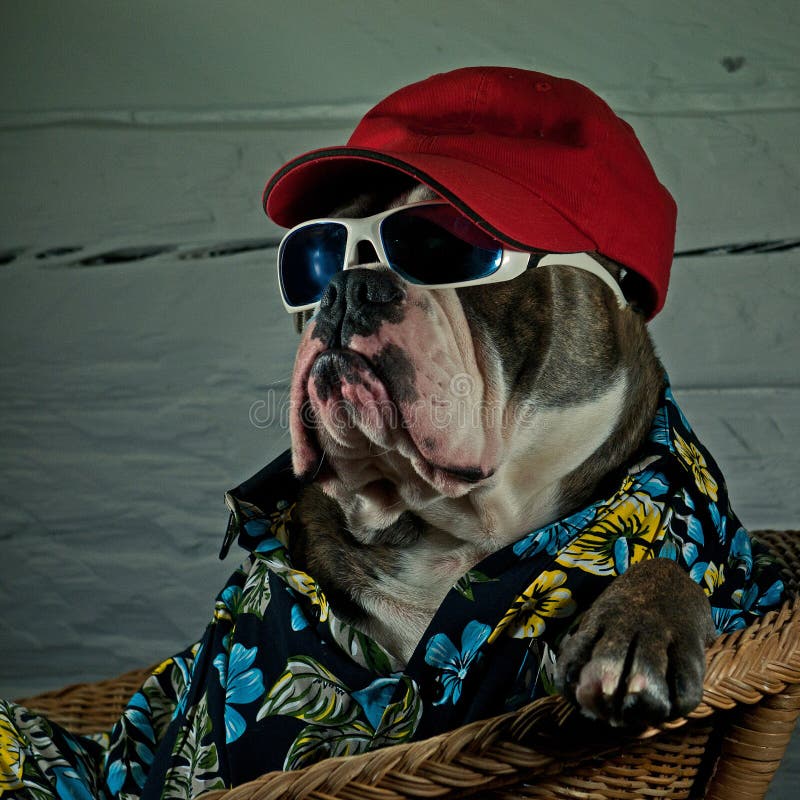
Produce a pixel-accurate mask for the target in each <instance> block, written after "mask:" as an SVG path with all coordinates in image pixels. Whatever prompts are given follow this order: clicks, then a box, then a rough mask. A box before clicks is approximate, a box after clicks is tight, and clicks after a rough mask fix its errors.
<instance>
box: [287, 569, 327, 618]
mask: <svg viewBox="0 0 800 800" xmlns="http://www.w3.org/2000/svg"><path fill="white" fill-rule="evenodd" d="M286 580H287V582H288V583H289V585H290V586H291V587H292V588H293V589H294V590H295V591H298V592H300V594H302V595H303V596H304V597H307V598H308V599H309V600H310V601H311V604H312V605H314V606H317V608H319V621H320V622H325V620H326V619H328V598H327V597H325V595H324V594H323V593H322V590H321V589H320V588H319V586H318V585H317V582H316V581H315V580H314V579H313V578H312V577H311V576H310V575H308V574H307V573H305V572H301V571H300V570H298V569H292V570H288V571H287V572H286Z"/></svg>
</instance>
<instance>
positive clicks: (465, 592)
mask: <svg viewBox="0 0 800 800" xmlns="http://www.w3.org/2000/svg"><path fill="white" fill-rule="evenodd" d="M496 580H497V578H490V577H489V576H488V575H484V574H483V573H482V572H480V571H479V570H477V569H471V570H470V571H469V572H467V574H466V575H462V576H461V577H460V578H459V579H458V582H457V583H456V585H455V589H456V591H457V592H458V593H459V594H460V595H461V596H462V597H464V598H466V599H467V600H472V601H474V600H475V593H474V592H473V591H472V585H473V584H474V583H492V582H493V581H496Z"/></svg>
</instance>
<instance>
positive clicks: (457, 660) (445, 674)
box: [425, 620, 492, 706]
mask: <svg viewBox="0 0 800 800" xmlns="http://www.w3.org/2000/svg"><path fill="white" fill-rule="evenodd" d="M491 632H492V629H491V628H490V627H489V626H488V625H484V624H482V623H480V622H478V621H477V620H472V621H471V622H468V623H467V625H466V627H465V628H464V632H463V633H462V634H461V649H460V650H459V649H458V648H457V647H456V646H455V645H454V644H453V643H452V642H451V641H450V639H449V637H448V636H447V635H446V634H444V633H437V634H434V635H433V636H431V638H430V639H428V644H427V646H426V648H425V661H426V662H427V663H428V664H430V665H431V666H432V667H436V668H437V669H438V670H439V676H438V678H437V680H439V682H440V683H441V684H442V687H443V692H442V696H441V697H440V698H439V699H438V700H435V701H434V705H437V706H438V705H441V704H442V703H448V702H449V703H453V704H455V703H457V702H458V700H459V698H460V697H461V688H462V685H463V683H464V679H465V678H466V677H467V674H468V673H469V669H470V667H471V666H472V662H473V661H476V660H477V659H479V658H480V657H481V652H480V651H481V647H482V646H483V644H484V643H485V642H486V641H487V640H488V638H489V634H490V633H491Z"/></svg>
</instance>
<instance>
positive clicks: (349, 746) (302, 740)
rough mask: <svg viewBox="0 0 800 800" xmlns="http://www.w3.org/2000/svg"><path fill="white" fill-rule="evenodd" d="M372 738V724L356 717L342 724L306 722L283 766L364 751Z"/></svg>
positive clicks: (288, 766)
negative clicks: (335, 725) (327, 725)
mask: <svg viewBox="0 0 800 800" xmlns="http://www.w3.org/2000/svg"><path fill="white" fill-rule="evenodd" d="M371 741H372V728H370V727H369V726H368V725H365V724H364V723H363V722H359V721H355V722H352V723H348V724H346V725H342V726H341V727H336V728H329V727H323V726H321V725H308V726H306V727H305V728H304V729H303V730H302V732H301V733H300V735H299V736H298V737H297V738H296V739H295V740H294V742H293V743H292V746H291V748H290V749H289V752H288V753H287V754H286V760H285V761H284V763H283V768H284V769H300V768H301V767H305V766H307V765H308V764H314V763H316V762H317V761H322V760H323V759H325V758H333V757H335V756H354V755H358V754H359V753H364V752H366V751H367V750H368V749H369V747H370V742H371Z"/></svg>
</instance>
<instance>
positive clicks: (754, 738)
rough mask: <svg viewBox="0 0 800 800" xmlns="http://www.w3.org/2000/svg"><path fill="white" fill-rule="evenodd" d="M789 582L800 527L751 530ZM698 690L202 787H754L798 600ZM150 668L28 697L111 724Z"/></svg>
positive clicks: (697, 792)
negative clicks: (683, 699) (619, 710)
mask: <svg viewBox="0 0 800 800" xmlns="http://www.w3.org/2000/svg"><path fill="white" fill-rule="evenodd" d="M756 535H757V536H758V537H759V538H760V539H762V540H763V541H765V542H766V543H767V544H768V545H770V547H771V548H772V549H773V550H774V551H775V552H776V553H777V554H778V555H779V556H780V557H781V559H782V560H783V562H784V568H785V569H784V574H785V577H786V580H787V583H788V585H789V586H790V588H791V589H792V590H793V591H795V592H796V590H797V581H798V576H800V534H798V533H797V532H792V531H786V532H774V531H770V532H765V531H762V532H757V533H756ZM707 665H708V670H707V674H706V680H705V687H704V694H703V700H702V702H701V703H700V705H699V706H698V707H697V708H696V709H695V710H694V711H693V712H692V713H691V714H690V715H689V716H688V717H687V718H683V719H680V720H675V721H673V722H672V723H669V724H668V725H666V726H664V728H663V729H662V730H655V729H651V730H649V731H646V732H645V733H643V734H641V735H640V736H638V737H635V738H634V737H626V736H624V735H622V734H620V733H618V732H615V731H610V730H609V729H608V728H606V727H605V726H602V725H599V724H595V723H590V722H588V721H587V720H585V719H583V718H582V717H581V716H580V715H579V714H578V713H576V712H575V711H574V709H573V708H571V707H570V706H569V705H568V704H567V703H566V701H564V700H563V698H560V697H548V698H544V699H542V700H539V701H536V702H535V703H532V704H530V705H529V706H526V707H525V708H523V709H520V710H519V711H517V712H514V713H512V714H505V715H502V716H499V717H495V718H493V719H490V720H483V721H480V722H474V723H471V724H469V725H466V726H464V727H462V728H458V729H457V730H454V731H451V732H449V733H446V734H442V735H440V736H437V737H434V738H431V739H427V740H425V741H421V742H414V743H412V744H408V745H399V746H396V747H391V748H386V749H384V750H377V751H375V752H372V753H366V754H364V755H361V756H351V757H349V758H336V759H329V760H327V761H324V762H321V763H319V764H314V765H312V766H310V767H307V768H305V769H303V770H298V771H296V772H276V773H270V774H268V775H265V776H263V777H261V778H259V779H258V780H256V781H252V782H250V783H248V784H244V785H242V786H239V787H236V788H234V789H230V790H228V791H221V792H210V793H208V794H207V795H204V797H205V798H207V800H223V799H224V800H284V798H285V799H286V800H301V799H302V800H406V798H426V797H429V798H457V797H468V796H475V797H482V798H492V799H494V798H498V799H499V798H506V799H507V800H511V798H586V799H587V800H588V799H591V800H600V799H602V798H608V799H609V800H611V799H612V798H613V799H614V800H632V798H689V797H699V796H706V797H709V798H714V800H744V799H745V798H747V800H753V798H760V797H763V796H764V794H765V792H766V789H767V786H768V785H769V781H770V780H771V778H772V776H773V775H774V773H775V770H776V769H777V767H778V765H779V764H780V760H781V758H782V757H783V753H784V750H785V747H786V744H787V743H788V741H789V737H790V736H791V732H792V729H793V728H794V724H795V721H796V719H797V716H798V714H800V601H798V600H797V599H792V600H789V601H787V602H786V603H785V604H784V605H783V606H782V607H781V608H780V609H779V610H777V611H773V612H770V613H769V614H766V615H765V616H764V617H763V618H762V619H760V620H759V621H758V622H757V623H755V624H754V625H751V626H750V627H748V628H746V629H744V630H740V631H736V632H734V633H732V634H726V635H724V636H721V637H719V638H718V639H717V641H716V642H715V643H714V645H713V646H712V647H711V648H710V649H709V651H708V654H707ZM148 672H149V670H140V671H136V672H131V673H127V674H126V675H124V676H121V677H120V678H118V679H115V680H110V681H103V682H101V683H98V684H84V685H78V686H72V687H67V688H65V689H62V690H60V691H57V692H49V693H47V694H44V695H39V696H38V697H35V698H28V699H27V700H26V701H23V702H25V703H26V704H27V705H28V706H29V707H31V708H34V709H36V710H38V711H41V712H42V713H45V714H47V715H48V716H50V717H51V718H52V719H54V720H57V721H59V722H61V723H62V724H65V725H66V726H67V727H68V728H70V729H72V730H75V731H91V730H98V729H103V728H106V727H108V726H109V725H110V724H111V722H113V720H114V719H116V718H117V717H118V716H119V713H120V709H121V706H122V704H123V703H124V701H125V700H126V699H127V698H128V697H129V696H130V695H131V694H132V693H133V692H134V691H135V690H136V689H137V688H138V687H139V685H140V684H141V682H142V680H143V679H144V677H145V676H146V675H147V673H148Z"/></svg>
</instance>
